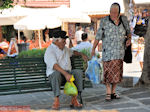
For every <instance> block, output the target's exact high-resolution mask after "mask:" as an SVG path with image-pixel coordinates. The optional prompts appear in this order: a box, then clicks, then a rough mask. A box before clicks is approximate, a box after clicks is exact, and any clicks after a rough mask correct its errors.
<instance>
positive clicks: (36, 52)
mask: <svg viewBox="0 0 150 112" xmlns="http://www.w3.org/2000/svg"><path fill="white" fill-rule="evenodd" d="M45 51H46V48H45V49H32V50H28V51H22V52H21V53H19V55H18V58H39V57H44V53H45Z"/></svg>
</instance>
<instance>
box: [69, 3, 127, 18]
mask: <svg viewBox="0 0 150 112" xmlns="http://www.w3.org/2000/svg"><path fill="white" fill-rule="evenodd" d="M70 2H71V7H73V8H77V9H80V10H81V11H83V12H84V13H86V14H88V15H100V14H109V13H110V6H111V4H112V3H114V2H117V3H119V4H120V6H121V13H124V10H125V9H124V3H123V0H70Z"/></svg>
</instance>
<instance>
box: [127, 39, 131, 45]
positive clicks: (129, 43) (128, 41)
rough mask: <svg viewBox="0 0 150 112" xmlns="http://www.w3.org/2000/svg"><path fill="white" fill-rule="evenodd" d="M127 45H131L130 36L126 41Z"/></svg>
mask: <svg viewBox="0 0 150 112" xmlns="http://www.w3.org/2000/svg"><path fill="white" fill-rule="evenodd" d="M129 45H131V38H130V39H128V40H127V41H126V46H127V47H128V46H129Z"/></svg>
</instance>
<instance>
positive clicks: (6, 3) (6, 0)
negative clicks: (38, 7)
mask: <svg viewBox="0 0 150 112" xmlns="http://www.w3.org/2000/svg"><path fill="white" fill-rule="evenodd" d="M0 4H1V6H0V9H8V8H11V7H13V5H12V4H13V1H12V0H1V2H0Z"/></svg>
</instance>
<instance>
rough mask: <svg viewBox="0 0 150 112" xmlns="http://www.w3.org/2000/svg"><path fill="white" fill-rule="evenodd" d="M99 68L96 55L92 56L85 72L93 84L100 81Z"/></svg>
mask: <svg viewBox="0 0 150 112" xmlns="http://www.w3.org/2000/svg"><path fill="white" fill-rule="evenodd" d="M100 68H101V67H100V64H99V63H98V59H97V57H92V59H91V60H90V61H88V68H87V69H86V71H85V74H86V77H87V78H88V79H89V80H90V81H91V82H92V83H93V84H99V83H100Z"/></svg>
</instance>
